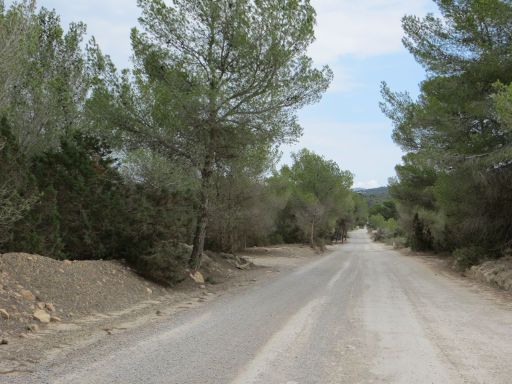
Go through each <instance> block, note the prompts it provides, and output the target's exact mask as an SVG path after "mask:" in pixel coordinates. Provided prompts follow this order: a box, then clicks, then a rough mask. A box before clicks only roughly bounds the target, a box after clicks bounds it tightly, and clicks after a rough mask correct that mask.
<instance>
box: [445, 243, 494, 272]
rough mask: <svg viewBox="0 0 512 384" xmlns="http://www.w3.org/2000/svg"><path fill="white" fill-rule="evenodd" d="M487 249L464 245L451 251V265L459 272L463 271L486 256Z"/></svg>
mask: <svg viewBox="0 0 512 384" xmlns="http://www.w3.org/2000/svg"><path fill="white" fill-rule="evenodd" d="M487 252H488V251H487V250H485V249H484V248H482V247H476V246H472V247H465V248H459V249H456V250H455V251H454V252H453V258H454V260H453V265H454V267H455V268H456V269H457V270H459V271H460V272H464V271H466V270H467V269H469V268H471V267H472V266H474V265H477V264H479V263H481V262H482V261H483V260H485V259H486V258H487Z"/></svg>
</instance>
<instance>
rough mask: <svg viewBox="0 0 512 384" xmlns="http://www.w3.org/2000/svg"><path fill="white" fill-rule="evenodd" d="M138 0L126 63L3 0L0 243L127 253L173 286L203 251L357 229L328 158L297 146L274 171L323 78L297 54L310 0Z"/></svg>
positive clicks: (310, 13)
mask: <svg viewBox="0 0 512 384" xmlns="http://www.w3.org/2000/svg"><path fill="white" fill-rule="evenodd" d="M167 4H168V5H167ZM138 6H139V7H140V10H141V17H140V19H139V24H140V27H139V28H134V29H133V30H132V32H131V43H132V57H133V66H132V68H130V69H124V70H121V71H119V70H118V69H117V68H116V67H115V65H114V64H113V62H112V61H111V59H110V57H109V56H108V55H106V54H104V53H103V52H102V51H101V50H100V48H99V46H98V44H97V42H96V41H95V40H94V38H91V39H89V40H88V41H85V40H86V37H87V35H86V26H85V25H84V24H83V23H80V22H78V23H72V24H71V25H69V27H68V28H67V29H65V28H64V27H63V26H62V25H61V22H60V19H59V16H58V15H57V14H56V12H55V11H51V10H47V9H45V8H38V7H37V5H36V3H35V1H34V0H23V1H19V2H15V3H14V4H13V5H11V6H10V7H6V6H5V4H4V2H3V1H0V57H2V60H1V61H0V163H1V167H0V252H7V251H23V252H32V253H39V254H42V255H47V256H50V257H54V258H60V259H63V258H68V259H125V260H127V261H128V262H129V263H131V264H132V265H134V266H135V267H136V268H137V269H138V270H139V271H140V272H141V273H147V274H149V275H153V276H154V275H155V271H157V272H158V271H160V272H161V271H162V270H169V271H171V272H169V273H164V274H162V273H160V272H159V273H158V278H159V279H160V280H162V282H166V283H171V282H174V281H176V280H177V279H179V278H180V277H179V276H181V275H182V274H183V272H184V271H185V270H186V269H187V268H189V269H193V270H194V269H197V268H199V266H200V264H201V256H202V253H203V249H204V247H207V248H209V249H212V250H218V251H227V252H234V251H236V250H238V249H241V248H244V247H248V246H252V245H261V244H270V243H280V242H307V243H311V244H312V245H321V244H323V243H325V242H329V241H332V240H333V239H338V238H341V239H342V238H343V235H344V234H345V233H346V231H347V229H348V228H350V227H351V226H353V225H355V224H364V222H365V220H366V216H365V215H366V211H365V203H364V201H363V200H362V199H361V198H360V197H359V196H357V195H355V194H354V193H353V192H352V191H351V186H352V180H353V176H352V174H351V173H350V172H348V171H344V170H341V169H340V168H339V166H338V165H337V164H336V163H334V162H332V161H329V160H326V159H324V158H323V157H321V156H319V155H317V154H315V153H313V152H311V151H308V150H306V149H305V150H302V151H300V152H298V153H296V154H295V155H294V156H293V162H292V164H291V165H289V166H288V165H287V166H283V167H282V168H281V169H277V164H278V161H279V156H280V153H279V146H280V145H282V144H286V143H291V142H293V141H295V140H297V138H298V137H300V135H301V132H302V129H301V127H300V125H299V123H298V118H297V112H298V111H299V109H300V108H301V107H303V106H305V105H307V104H311V103H314V102H317V101H318V100H319V99H320V97H321V96H322V94H323V93H324V92H325V90H326V89H327V88H328V86H329V84H330V82H331V79H332V72H331V70H330V69H329V68H328V67H324V68H316V67H315V66H314V65H313V62H312V60H311V58H309V57H308V56H307V53H306V52H307V49H308V47H309V46H310V44H311V43H312V42H313V41H314V25H315V11H314V9H313V7H312V6H311V5H310V2H309V1H308V0H300V1H297V0H287V1H281V0H263V1H258V2H253V1H250V0H240V1H234V2H233V1H228V0H222V1H213V0H173V1H170V2H168V3H165V2H163V1H162V0H139V1H138ZM340 236H341V237H340Z"/></svg>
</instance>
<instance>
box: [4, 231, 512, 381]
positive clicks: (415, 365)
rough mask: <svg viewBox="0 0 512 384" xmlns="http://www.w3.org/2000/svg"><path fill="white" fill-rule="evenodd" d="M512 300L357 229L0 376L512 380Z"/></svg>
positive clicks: (51, 378) (30, 378)
mask: <svg viewBox="0 0 512 384" xmlns="http://www.w3.org/2000/svg"><path fill="white" fill-rule="evenodd" d="M511 304H512V302H511V301H509V300H508V299H507V297H506V296H505V295H503V296H501V295H498V294H495V293H493V292H492V291H491V290H485V289H481V288H479V287H478V286H476V285H472V284H471V283H470V282H468V281H465V280H461V279H458V278H456V277H453V276H450V275H448V274H442V273H437V272H436V271H435V270H434V269H432V268H431V267H430V266H429V265H427V264H426V263H425V262H423V261H421V260H419V259H416V258H413V257H407V256H403V255H401V254H400V253H398V252H395V251H392V250H390V249H389V248H388V247H385V246H383V245H380V244H374V243H372V242H370V240H369V239H368V236H367V235H366V233H364V232H363V231H359V232H354V233H352V237H351V239H350V242H349V244H348V245H345V246H343V247H340V248H337V250H336V251H335V252H332V253H330V254H329V255H327V256H325V257H322V258H317V259H315V260H313V261H312V262H311V263H309V264H306V265H303V266H301V267H299V268H296V269H293V270H290V271H286V272H282V273H280V274H276V276H273V277H269V278H268V279H266V280H265V281H261V282H260V283H258V284H256V285H255V286H254V287H251V288H250V289H247V290H245V291H242V292H237V293H232V294H226V295H224V296H222V297H220V298H218V299H216V300H213V301H211V302H207V303H205V304H204V305H203V306H201V307H198V308H195V309H192V310H190V311H185V312H183V313H180V314H178V315H175V316H173V317H169V318H166V319H164V320H162V321H161V322H159V323H158V324H156V325H153V326H151V327H140V328H137V329H133V330H128V331H127V332H125V333H120V334H117V335H112V336H110V337H108V338H105V339H104V340H103V341H101V342H99V343H96V344H95V345H92V346H90V347H87V348H86V349H85V350H84V349H80V350H77V351H75V352H73V353H71V354H69V355H68V356H67V358H66V359H64V360H60V361H54V362H49V363H47V364H45V365H42V366H39V367H38V369H37V371H36V372H34V373H33V374H31V375H30V376H25V377H17V378H13V377H11V378H0V382H8V383H52V384H53V383H56V384H57V383H58V384H60V383H62V384H64V383H65V384H83V383H91V384H92V383H95V384H103V383H104V384H107V383H108V384H111V383H123V384H128V383H151V384H153V383H155V384H156V383H162V384H164V383H165V384H171V383H176V384H178V383H179V384H192V383H195V384H208V383H211V384H224V383H226V384H230V383H232V384H250V383H261V384H315V383H319V384H320V383H321V384H329V383H333V384H334V383H336V384H337V383H351V384H352V383H404V384H412V383H429V384H430V383H440V384H447V383H488V384H501V383H502V384H508V383H511V382H512V305H511ZM2 380H5V381H2Z"/></svg>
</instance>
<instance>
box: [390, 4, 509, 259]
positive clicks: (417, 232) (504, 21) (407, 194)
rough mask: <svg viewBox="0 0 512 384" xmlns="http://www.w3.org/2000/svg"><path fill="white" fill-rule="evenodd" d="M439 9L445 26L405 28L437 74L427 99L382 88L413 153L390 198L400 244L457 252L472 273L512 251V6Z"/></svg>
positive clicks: (398, 138) (411, 20)
mask: <svg viewBox="0 0 512 384" xmlns="http://www.w3.org/2000/svg"><path fill="white" fill-rule="evenodd" d="M434 2H435V3H436V4H437V6H438V8H439V15H440V16H439V17H437V16H434V15H432V14H431V15H428V16H426V17H425V18H418V17H416V16H406V17H405V18H404V19H403V28H404V31H405V37H404V39H403V42H404V45H405V47H406V48H407V49H408V50H409V51H410V53H411V54H412V55H413V56H414V57H415V58H416V60H417V61H418V62H419V63H420V64H421V65H422V66H423V67H424V68H425V70H426V73H427V79H426V80H425V81H423V82H422V83H421V85H420V94H419V96H418V98H417V99H413V98H412V97H411V96H410V95H409V94H408V93H406V92H393V91H391V90H390V88H389V87H388V86H387V85H386V84H383V87H382V94H383V98H384V101H383V103H382V109H383V111H384V112H385V113H386V115H387V116H388V117H389V118H390V119H391V120H392V121H393V123H394V126H395V129H394V133H393V138H394V140H395V142H396V143H397V144H399V145H400V146H401V147H402V149H403V150H404V151H405V152H406V153H407V154H406V155H405V156H404V158H403V163H402V164H401V165H398V166H397V168H396V171H397V177H396V178H395V179H392V180H391V183H390V191H391V195H392V197H393V198H394V200H395V201H396V202H397V208H398V215H397V217H399V224H400V229H399V232H400V233H399V234H398V235H399V236H400V235H403V236H405V237H406V239H407V241H408V243H409V245H411V246H412V248H414V249H417V250H435V251H442V252H445V251H448V252H453V253H454V255H455V262H456V264H457V266H458V267H460V268H461V269H465V268H467V267H469V266H471V265H473V264H476V263H478V262H480V261H482V260H483V259H486V258H498V257H501V256H503V255H506V254H508V253H509V252H510V250H511V246H512V220H511V219H510V218H511V217H512V151H511V150H512V128H511V127H512V125H511V123H512V119H511V116H512V85H511V83H512V4H511V3H510V1H503V0H435V1H434ZM381 224H382V223H381ZM392 224H393V223H392ZM389 235H390V236H397V232H396V231H394V230H393V231H391V232H390V233H389Z"/></svg>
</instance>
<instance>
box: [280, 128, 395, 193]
mask: <svg viewBox="0 0 512 384" xmlns="http://www.w3.org/2000/svg"><path fill="white" fill-rule="evenodd" d="M303 126H304V128H305V130H304V136H303V137H302V138H301V139H300V141H299V142H298V143H296V144H295V145H292V146H286V147H284V148H283V152H284V156H283V158H282V160H281V161H282V163H290V159H291V156H290V154H291V153H292V152H297V151H299V150H300V149H301V148H309V149H311V150H313V151H315V152H316V153H318V154H321V155H323V156H325V157H326V158H327V159H330V160H334V161H336V162H337V163H338V164H339V165H340V167H341V168H342V169H349V170H350V171H352V172H353V173H354V174H355V176H356V179H355V182H356V185H359V184H361V185H366V186H369V185H371V184H370V182H374V183H373V185H375V184H376V187H379V186H383V185H387V179H388V178H389V177H391V176H393V175H394V172H393V169H394V167H395V165H396V164H398V163H400V160H401V157H402V155H403V153H402V151H401V150H400V148H398V147H397V146H396V145H394V144H393V142H392V140H391V130H392V128H391V126H390V125H389V124H386V123H343V122H335V121H321V120H318V121H313V120H309V121H304V122H303ZM376 175H378V177H377V178H376V177H375V176H376Z"/></svg>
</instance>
